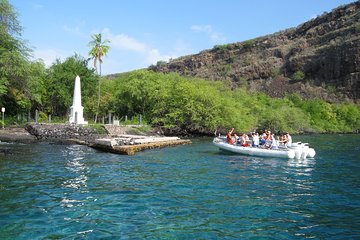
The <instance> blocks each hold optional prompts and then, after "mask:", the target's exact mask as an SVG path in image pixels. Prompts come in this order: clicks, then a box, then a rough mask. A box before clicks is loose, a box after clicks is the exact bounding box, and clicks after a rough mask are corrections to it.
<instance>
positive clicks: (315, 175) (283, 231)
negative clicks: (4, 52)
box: [0, 136, 360, 239]
mask: <svg viewBox="0 0 360 240" xmlns="http://www.w3.org/2000/svg"><path fill="white" fill-rule="evenodd" d="M303 137H306V136H303ZM314 139H316V140H314ZM329 139H330V140H331V141H335V140H336V139H339V137H336V138H332V137H331V136H330V137H329V138H326V137H323V136H312V137H308V140H306V141H308V142H311V141H313V142H315V143H316V144H317V145H316V146H315V147H316V150H317V154H318V155H317V157H316V158H315V159H306V160H284V159H272V158H269V159H263V158H256V157H244V156H238V155H231V154H224V153H222V152H220V151H219V150H218V149H216V148H215V147H213V146H212V145H211V143H210V139H207V140H194V143H193V144H192V145H188V146H177V147H174V148H167V149H158V150H151V151H145V152H141V153H139V154H137V155H136V156H132V157H129V156H122V155H115V154H109V153H103V152H98V151H96V150H93V149H90V148H87V147H85V146H77V145H71V146H67V145H51V150H49V145H48V144H46V143H40V144H29V145H16V144H12V145H10V147H11V148H13V149H12V150H13V152H16V154H15V155H12V156H11V157H10V156H1V159H0V172H1V175H0V190H1V191H0V202H1V208H0V236H2V237H3V238H5V239H29V238H31V239H49V238H50V239H80V238H85V239H88V238H89V239H94V238H108V239H124V238H125V239H146V238H148V239H167V238H169V239H251V238H253V239H304V238H315V239H329V238H330V239H331V238H338V236H342V237H344V238H348V239H356V238H359V237H360V231H359V229H360V226H359V223H360V217H359V216H360V211H359V209H360V196H359V194H360V191H359V190H360V189H359V186H360V182H359V179H360V175H359V174H360V171H358V170H359V168H360V163H359V161H358V158H356V156H358V155H357V154H356V152H351V149H353V150H354V151H358V150H356V149H357V148H356V147H352V146H351V143H352V141H350V142H346V144H347V151H348V152H347V153H348V154H347V155H346V156H344V152H343V150H339V152H336V151H335V150H332V152H331V153H329V151H330V150H329V149H330V148H329V145H328V141H329ZM340 140H342V141H348V140H349V137H348V138H346V139H340ZM359 140H360V139H358V138H357V139H356V141H355V140H353V141H354V142H358V141H359ZM331 144H335V143H331ZM335 145H336V144H335ZM6 147H9V146H6ZM357 153H358V152H357ZM354 156H355V157H354ZM339 159H346V161H343V160H339ZM349 173H351V174H349Z"/></svg>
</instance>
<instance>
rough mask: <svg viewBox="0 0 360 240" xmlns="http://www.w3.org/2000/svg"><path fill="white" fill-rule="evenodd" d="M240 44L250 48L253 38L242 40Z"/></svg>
mask: <svg viewBox="0 0 360 240" xmlns="http://www.w3.org/2000/svg"><path fill="white" fill-rule="evenodd" d="M242 44H243V46H244V48H245V49H247V48H251V47H252V46H253V45H254V40H252V39H250V40H246V41H244V42H242Z"/></svg>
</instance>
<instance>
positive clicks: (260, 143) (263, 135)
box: [259, 133, 266, 147]
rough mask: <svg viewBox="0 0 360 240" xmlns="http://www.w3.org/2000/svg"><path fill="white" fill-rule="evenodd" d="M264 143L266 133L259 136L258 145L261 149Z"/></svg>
mask: <svg viewBox="0 0 360 240" xmlns="http://www.w3.org/2000/svg"><path fill="white" fill-rule="evenodd" d="M265 143H266V133H263V134H261V139H260V142H259V145H261V146H262V147H263V146H264V145H265Z"/></svg>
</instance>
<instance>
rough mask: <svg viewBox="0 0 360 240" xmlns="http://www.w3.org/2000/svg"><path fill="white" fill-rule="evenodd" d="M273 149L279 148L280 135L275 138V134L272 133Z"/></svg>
mask: <svg viewBox="0 0 360 240" xmlns="http://www.w3.org/2000/svg"><path fill="white" fill-rule="evenodd" d="M271 149H279V137H277V139H275V137H274V135H272V141H271Z"/></svg>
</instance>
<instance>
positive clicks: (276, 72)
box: [271, 68, 282, 78]
mask: <svg viewBox="0 0 360 240" xmlns="http://www.w3.org/2000/svg"><path fill="white" fill-rule="evenodd" d="M280 75H282V71H281V69H280V68H273V69H272V70H271V77H273V78H274V77H277V76H280Z"/></svg>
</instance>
